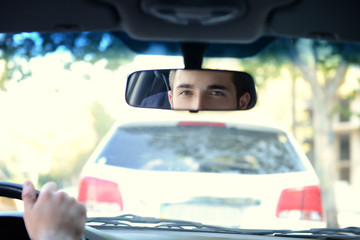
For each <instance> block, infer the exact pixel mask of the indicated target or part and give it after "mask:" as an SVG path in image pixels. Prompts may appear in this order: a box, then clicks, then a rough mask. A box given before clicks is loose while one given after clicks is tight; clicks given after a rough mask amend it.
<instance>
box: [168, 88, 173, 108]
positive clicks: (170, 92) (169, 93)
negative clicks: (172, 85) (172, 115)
mask: <svg viewBox="0 0 360 240" xmlns="http://www.w3.org/2000/svg"><path fill="white" fill-rule="evenodd" d="M168 98H169V103H170V106H171V108H173V103H172V91H171V90H170V91H168Z"/></svg>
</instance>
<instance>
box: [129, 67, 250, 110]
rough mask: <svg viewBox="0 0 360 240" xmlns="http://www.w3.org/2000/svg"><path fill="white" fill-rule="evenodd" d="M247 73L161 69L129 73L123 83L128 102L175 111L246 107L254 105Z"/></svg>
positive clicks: (134, 104) (138, 105)
mask: <svg viewBox="0 0 360 240" xmlns="http://www.w3.org/2000/svg"><path fill="white" fill-rule="evenodd" d="M256 98H257V96H256V90H255V84H254V80H253V78H252V77H251V75H250V74H248V73H245V72H239V71H225V70H210V69H201V70H189V69H186V70H185V69H162V70H145V71H138V72H134V73H132V74H131V75H130V76H129V78H128V82H127V86H126V101H127V103H128V104H129V105H131V106H134V107H143V108H158V109H177V110H192V111H198V110H246V109H251V108H252V107H254V106H255V104H256Z"/></svg>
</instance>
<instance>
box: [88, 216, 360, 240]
mask: <svg viewBox="0 0 360 240" xmlns="http://www.w3.org/2000/svg"><path fill="white" fill-rule="evenodd" d="M87 223H88V224H90V226H92V227H95V228H106V227H132V228H133V227H135V228H137V227H145V228H156V229H173V230H187V231H204V232H216V233H231V234H248V235H263V236H265V235H268V236H270V235H271V236H277V237H297V238H306V239H330V240H331V239H360V228H358V227H348V228H315V229H309V230H281V229H280V230H279V229H274V230H273V229H271V230H267V229H238V228H228V227H222V226H215V225H207V224H202V223H199V222H193V221H185V220H173V219H162V218H154V217H141V216H137V215H133V214H125V215H121V216H117V217H93V218H88V220H87ZM92 224H94V225H92Z"/></svg>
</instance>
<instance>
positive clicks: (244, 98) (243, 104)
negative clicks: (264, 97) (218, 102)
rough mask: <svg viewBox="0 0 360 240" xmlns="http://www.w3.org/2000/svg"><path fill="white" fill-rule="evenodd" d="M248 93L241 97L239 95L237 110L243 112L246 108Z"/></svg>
mask: <svg viewBox="0 0 360 240" xmlns="http://www.w3.org/2000/svg"><path fill="white" fill-rule="evenodd" d="M250 98H251V96H250V93H248V92H246V93H244V94H243V95H241V97H240V99H239V109H240V110H244V109H246V108H247V106H248V104H249V102H250Z"/></svg>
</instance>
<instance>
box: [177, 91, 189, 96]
mask: <svg viewBox="0 0 360 240" xmlns="http://www.w3.org/2000/svg"><path fill="white" fill-rule="evenodd" d="M190 94H191V93H190V91H182V92H180V95H184V96H188V95H190Z"/></svg>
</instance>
